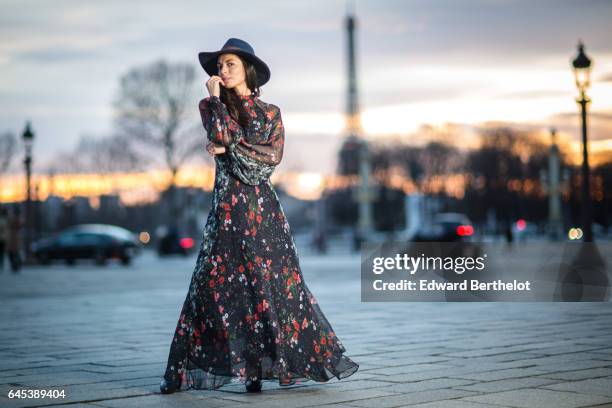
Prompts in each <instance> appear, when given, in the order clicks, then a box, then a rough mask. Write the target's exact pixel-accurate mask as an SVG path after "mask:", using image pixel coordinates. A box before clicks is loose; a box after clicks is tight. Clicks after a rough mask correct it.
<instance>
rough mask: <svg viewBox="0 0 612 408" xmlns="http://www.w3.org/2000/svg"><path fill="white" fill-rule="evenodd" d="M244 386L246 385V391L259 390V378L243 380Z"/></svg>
mask: <svg viewBox="0 0 612 408" xmlns="http://www.w3.org/2000/svg"><path fill="white" fill-rule="evenodd" d="M244 386H245V387H246V390H247V392H261V379H259V378H258V379H257V380H251V379H248V380H246V381H245V383H244Z"/></svg>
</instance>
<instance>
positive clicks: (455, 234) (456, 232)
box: [412, 213, 474, 242]
mask: <svg viewBox="0 0 612 408" xmlns="http://www.w3.org/2000/svg"><path fill="white" fill-rule="evenodd" d="M473 235H474V227H473V225H472V222H471V221H470V219H469V218H468V217H467V216H466V215H465V214H461V213H438V214H435V215H434V216H433V220H432V222H431V224H429V225H426V226H423V227H422V228H420V229H419V230H418V231H417V233H416V234H415V236H414V238H413V239H412V240H413V241H416V242H470V241H472V239H473Z"/></svg>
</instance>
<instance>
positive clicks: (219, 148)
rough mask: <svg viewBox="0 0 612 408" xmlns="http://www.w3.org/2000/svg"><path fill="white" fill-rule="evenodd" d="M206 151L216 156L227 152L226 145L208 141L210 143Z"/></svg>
mask: <svg viewBox="0 0 612 408" xmlns="http://www.w3.org/2000/svg"><path fill="white" fill-rule="evenodd" d="M206 151H208V154H210V155H211V156H213V157H215V155H217V154H223V153H225V146H223V145H219V144H216V143H213V142H208V144H207V145H206Z"/></svg>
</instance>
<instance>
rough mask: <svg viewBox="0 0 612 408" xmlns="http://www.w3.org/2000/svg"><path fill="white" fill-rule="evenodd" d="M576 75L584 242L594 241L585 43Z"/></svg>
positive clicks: (588, 65) (575, 62)
mask: <svg viewBox="0 0 612 408" xmlns="http://www.w3.org/2000/svg"><path fill="white" fill-rule="evenodd" d="M572 66H573V68H574V75H575V77H576V87H578V91H579V92H580V96H579V97H578V98H576V102H577V103H578V105H580V109H581V113H582V229H583V234H584V242H593V229H592V217H593V215H592V210H591V186H590V169H589V153H588V145H587V105H588V104H589V102H591V100H590V99H589V97H588V96H587V95H586V91H587V89H588V88H589V85H590V83H591V60H590V58H589V57H587V56H586V54H585V53H584V44H583V43H582V42H579V43H578V55H577V56H576V58H575V59H574V60H573V61H572Z"/></svg>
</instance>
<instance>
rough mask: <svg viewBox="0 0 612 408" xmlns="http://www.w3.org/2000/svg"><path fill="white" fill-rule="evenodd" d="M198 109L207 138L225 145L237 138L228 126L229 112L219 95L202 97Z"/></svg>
mask: <svg viewBox="0 0 612 408" xmlns="http://www.w3.org/2000/svg"><path fill="white" fill-rule="evenodd" d="M199 109H200V116H201V117H202V124H203V125H204V129H205V130H206V133H207V137H208V140H210V141H211V142H213V143H218V144H221V145H223V146H226V147H227V146H229V145H231V144H232V143H233V142H234V139H237V138H236V137H234V135H233V133H234V132H232V131H231V129H230V126H229V124H230V114H229V112H228V110H227V107H226V106H225V105H224V104H223V102H221V99H219V97H217V96H209V97H206V98H204V99H202V100H201V101H200V104H199Z"/></svg>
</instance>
